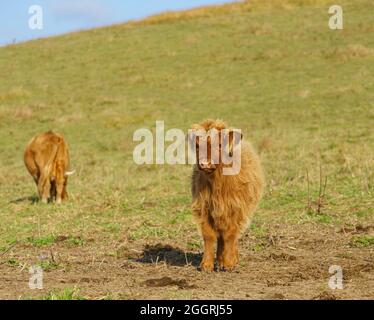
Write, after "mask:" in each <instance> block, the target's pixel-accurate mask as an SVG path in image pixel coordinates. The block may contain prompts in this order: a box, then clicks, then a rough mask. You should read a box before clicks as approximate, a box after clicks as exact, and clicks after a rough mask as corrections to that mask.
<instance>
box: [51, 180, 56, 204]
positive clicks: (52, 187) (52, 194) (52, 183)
mask: <svg viewBox="0 0 374 320" xmlns="http://www.w3.org/2000/svg"><path fill="white" fill-rule="evenodd" d="M56 193H57V190H56V180H54V181H52V182H51V201H53V200H56Z"/></svg>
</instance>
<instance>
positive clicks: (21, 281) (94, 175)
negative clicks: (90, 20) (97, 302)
mask: <svg viewBox="0 0 374 320" xmlns="http://www.w3.org/2000/svg"><path fill="white" fill-rule="evenodd" d="M276 3H277V4H276V5H271V4H270V1H263V4H259V2H257V1H255V2H254V4H253V5H251V4H249V3H238V4H231V5H227V6H223V7H216V8H203V9H199V10H193V11H190V12H184V13H178V14H172V13H169V14H165V15H160V16H157V17H153V18H150V19H147V20H145V21H141V22H134V23H129V24H124V25H118V26H113V27H108V28H101V29H95V30H90V31H86V32H79V33H73V34H68V35H64V36H60V37H55V38H50V39H44V40H38V41H32V42H28V43H24V44H17V45H11V46H7V47H4V48H0V75H1V81H0V298H3V299H4V298H5V299H17V298H20V299H35V298H43V299H140V298H161V299H175V298H185V299H199V298H208V299H210V298H223V299H227V298H240V299H251V298H258V299H289V298H296V299H348V298H363V299H373V298H374V263H373V261H374V209H373V207H374V201H373V198H374V197H373V193H374V181H373V178H374V174H373V165H374V160H373V159H374V158H373V150H374V133H373V127H374V76H373V72H374V17H373V14H372V13H373V9H374V4H373V2H372V1H371V0H355V1H347V0H342V1H340V2H339V4H340V5H342V7H343V10H344V30H336V31H333V30H330V29H329V28H328V18H329V15H328V7H329V5H330V3H329V2H328V1H306V0H305V1H291V0H290V1H282V2H280V3H282V5H280V4H279V2H276ZM207 117H209V118H222V119H224V120H225V121H227V122H228V124H229V125H231V126H234V127H236V128H241V129H242V130H243V133H244V137H245V138H246V139H248V140H250V141H252V143H253V144H254V146H255V147H256V149H257V150H258V151H259V153H260V154H261V159H262V162H263V166H264V169H265V171H266V177H267V190H266V194H265V196H264V199H263V201H262V203H261V205H260V207H259V209H258V211H257V213H256V214H255V218H254V221H253V224H252V225H251V227H250V228H249V229H248V230H247V232H246V233H245V234H244V235H243V237H242V240H241V243H240V248H241V251H240V254H241V263H240V266H239V268H238V269H237V270H236V271H235V272H232V273H212V274H205V273H202V272H199V271H198V270H197V269H196V266H197V264H198V263H199V260H200V258H201V252H202V243H201V239H200V236H199V234H198V232H197V229H196V226H195V224H194V222H193V219H192V215H191V210H190V202H191V195H190V186H189V183H190V174H191V167H190V166H188V165H185V166H184V165H177V166H167V165H165V166H157V165H148V166H137V165H135V164H134V162H133V160H132V151H133V149H134V147H135V146H136V143H134V142H133V141H132V135H133V132H134V131H135V130H136V129H138V128H150V129H152V130H154V128H155V121H156V120H164V121H165V124H166V129H169V128H181V129H183V130H185V131H186V130H187V129H188V128H189V127H190V125H191V124H192V123H195V122H198V121H201V120H202V119H204V118H207ZM49 129H53V130H55V131H57V132H60V133H63V134H64V135H65V137H66V139H67V141H68V142H69V145H70V148H71V158H72V166H73V168H75V169H76V170H77V173H76V175H75V176H73V177H72V178H71V179H70V181H69V185H68V191H69V192H70V200H69V201H68V202H66V203H64V204H63V205H61V206H56V205H53V204H49V205H43V204H41V203H38V202H36V201H35V198H36V188H35V185H34V183H33V181H32V178H31V177H30V176H29V175H28V173H27V171H26V169H25V167H24V164H23V159H22V155H23V150H24V148H25V145H26V143H27V141H28V140H29V139H30V138H31V137H32V136H33V135H34V134H36V133H39V132H43V131H46V130H49ZM325 181H326V188H324V183H325ZM318 203H320V205H319V204H318ZM31 265H40V266H42V268H43V269H44V270H45V272H44V289H43V290H30V289H29V287H28V279H29V273H28V269H29V267H30V266H31ZM330 265H339V266H341V267H342V269H343V275H344V289H343V290H334V291H333V290H331V289H329V287H328V285H327V283H328V280H329V277H330V276H331V275H330V274H329V272H328V270H329V266H330Z"/></svg>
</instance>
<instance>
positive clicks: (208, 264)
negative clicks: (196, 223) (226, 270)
mask: <svg viewBox="0 0 374 320" xmlns="http://www.w3.org/2000/svg"><path fill="white" fill-rule="evenodd" d="M201 233H202V235H203V239H204V255H203V260H202V261H201V264H200V268H201V270H203V271H213V269H214V251H215V250H214V249H215V245H216V242H217V234H216V232H215V231H214V230H213V228H212V227H211V225H210V224H209V222H208V221H203V222H202V224H201Z"/></svg>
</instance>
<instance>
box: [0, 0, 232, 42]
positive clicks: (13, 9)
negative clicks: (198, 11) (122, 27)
mask: <svg viewBox="0 0 374 320" xmlns="http://www.w3.org/2000/svg"><path fill="white" fill-rule="evenodd" d="M225 2H231V1H230V0H185V1H183V0H1V9H0V45H6V44H9V43H12V42H21V41H26V40H30V39H35V38H41V37H48V36H52V35H57V34H62V33H67V32H71V31H75V30H81V29H89V28H93V27H98V26H104V25H110V24H114V23H120V22H125V21H128V20H133V19H140V18H143V17H146V16H149V15H152V14H155V13H160V12H163V11H167V10H181V9H188V8H193V7H199V6H203V5H211V4H221V3H225ZM32 5H40V6H41V7H42V8H43V30H31V29H30V28H29V19H30V17H31V15H30V14H29V8H30V6H32Z"/></svg>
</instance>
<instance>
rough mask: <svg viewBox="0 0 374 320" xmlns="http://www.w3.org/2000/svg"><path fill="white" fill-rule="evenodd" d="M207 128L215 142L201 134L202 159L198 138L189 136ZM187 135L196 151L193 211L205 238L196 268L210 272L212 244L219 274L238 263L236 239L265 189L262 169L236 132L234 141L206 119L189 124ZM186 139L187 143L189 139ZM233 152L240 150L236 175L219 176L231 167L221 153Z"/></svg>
mask: <svg viewBox="0 0 374 320" xmlns="http://www.w3.org/2000/svg"><path fill="white" fill-rule="evenodd" d="M212 129H213V130H214V129H215V130H217V131H216V132H218V139H219V141H220V143H219V144H217V143H214V142H213V140H212V139H214V138H211V137H209V136H206V138H205V143H206V144H205V147H206V150H207V151H205V152H204V156H203V157H202V156H201V154H200V155H199V153H202V152H200V151H201V143H199V142H200V140H202V138H200V137H199V136H198V135H196V134H194V133H196V132H201V130H204V132H208V131H209V130H212ZM222 130H223V131H222ZM225 132H226V133H225ZM227 132H228V134H227ZM192 133H193V134H192V136H194V137H195V138H194V139H193V140H192V141H193V144H192V147H194V148H196V149H195V150H196V157H197V164H196V165H195V166H194V169H193V174H192V197H193V203H192V209H193V213H194V216H195V218H196V220H197V222H198V225H199V229H200V231H201V233H202V236H203V239H204V255H203V259H202V262H201V265H200V267H201V269H202V270H204V271H212V270H213V269H214V258H215V246H216V244H217V261H218V267H219V269H220V270H228V271H229V270H232V269H233V268H234V267H235V266H236V264H237V263H238V261H239V254H238V239H239V237H240V234H241V232H242V231H243V230H244V229H245V228H246V226H247V225H248V224H249V222H250V219H251V217H252V214H253V212H254V210H255V209H256V207H257V205H258V203H259V201H260V199H261V196H262V192H263V189H264V185H265V180H264V175H263V171H262V168H261V165H260V161H259V158H258V156H257V154H256V153H255V151H254V150H253V148H252V146H251V144H250V143H248V142H246V141H244V140H242V139H241V134H240V133H239V137H238V136H237V135H235V131H233V130H232V129H226V125H225V123H224V122H222V121H220V120H205V121H204V122H202V123H201V124H196V125H193V126H192ZM223 134H226V137H229V138H228V139H227V140H225V141H227V143H226V145H227V144H228V146H226V145H225V146H223V144H221V142H222V141H223V140H222V139H221V137H222V136H223ZM234 135H235V139H234ZM237 137H238V138H237ZM189 138H190V139H189V140H190V142H191V135H190V136H189ZM199 139H200V140H199ZM215 148H216V149H218V150H215ZM226 148H227V149H226ZM238 148H240V150H241V151H240V155H239V157H238V158H239V159H240V162H241V163H240V168H239V170H238V173H237V174H233V175H226V174H223V172H224V171H223V169H224V168H225V167H229V166H230V165H229V164H227V161H222V159H223V155H222V156H221V154H223V153H221V152H222V150H228V151H229V153H230V155H233V154H234V153H235V152H236V153H237V151H238ZM214 151H218V152H219V154H220V156H219V159H218V161H212V152H214ZM237 154H238V153H237ZM213 159H217V158H213ZM213 162H215V163H213Z"/></svg>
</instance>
